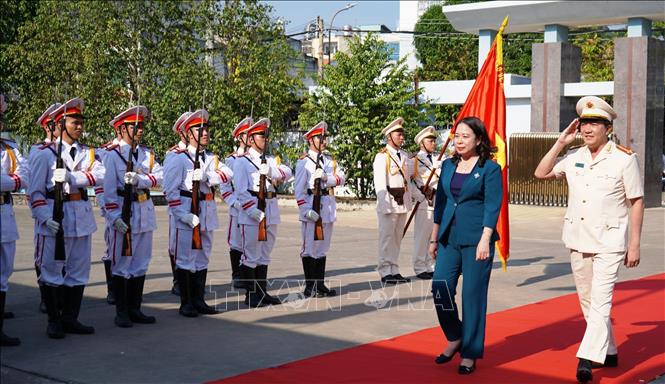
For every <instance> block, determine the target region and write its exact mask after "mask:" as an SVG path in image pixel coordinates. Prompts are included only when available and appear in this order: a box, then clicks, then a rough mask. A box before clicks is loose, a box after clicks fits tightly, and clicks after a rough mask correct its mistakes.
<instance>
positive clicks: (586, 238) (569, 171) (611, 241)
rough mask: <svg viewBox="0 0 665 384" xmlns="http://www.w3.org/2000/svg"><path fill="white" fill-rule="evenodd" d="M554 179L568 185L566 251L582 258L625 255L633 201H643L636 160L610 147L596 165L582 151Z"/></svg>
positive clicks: (559, 166) (567, 160)
mask: <svg viewBox="0 0 665 384" xmlns="http://www.w3.org/2000/svg"><path fill="white" fill-rule="evenodd" d="M554 174H555V175H556V177H557V178H561V177H564V176H565V177H566V180H567V181H568V191H569V192H568V196H569V197H568V209H567V211H566V215H565V220H564V225H563V237H562V238H563V241H564V243H565V244H566V247H567V248H570V249H573V250H576V251H578V252H582V253H607V252H625V251H626V246H627V236H628V221H629V209H630V208H629V205H630V202H629V199H634V198H638V197H641V196H644V187H643V183H642V178H641V176H640V169H639V165H638V163H637V156H636V155H635V154H628V153H626V152H624V151H623V150H621V149H619V148H618V147H617V145H616V144H615V143H614V142H611V141H610V142H608V143H607V145H605V147H604V148H603V149H602V150H601V151H600V153H599V154H598V155H597V156H596V158H595V159H593V160H592V159H591V152H590V151H589V149H588V148H587V147H586V146H584V147H581V148H579V149H577V150H574V151H571V152H570V153H568V154H566V155H565V156H564V157H563V158H562V159H561V160H560V161H559V162H558V163H557V164H556V165H555V166H554Z"/></svg>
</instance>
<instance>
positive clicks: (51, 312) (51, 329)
mask: <svg viewBox="0 0 665 384" xmlns="http://www.w3.org/2000/svg"><path fill="white" fill-rule="evenodd" d="M43 287H44V291H45V297H44V298H45V299H46V313H48V326H47V327H46V334H47V335H48V337H50V338H51V339H62V338H64V337H65V330H64V329H63V328H62V314H61V313H60V305H59V304H58V302H59V301H60V298H59V297H58V296H60V295H61V294H62V292H64V291H63V290H62V289H59V288H60V287H51V286H48V285H46V284H44V285H43Z"/></svg>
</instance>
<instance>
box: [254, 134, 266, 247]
mask: <svg viewBox="0 0 665 384" xmlns="http://www.w3.org/2000/svg"><path fill="white" fill-rule="evenodd" d="M267 143H268V140H266V145H265V146H266V147H267V146H268V145H267ZM266 162H267V161H266V148H263V153H262V154H261V164H266ZM256 207H257V208H258V209H259V210H260V211H261V212H263V213H265V212H266V175H261V176H259V196H258V202H257V203H256ZM267 240H268V234H267V228H266V218H265V216H264V217H263V220H261V221H259V241H267Z"/></svg>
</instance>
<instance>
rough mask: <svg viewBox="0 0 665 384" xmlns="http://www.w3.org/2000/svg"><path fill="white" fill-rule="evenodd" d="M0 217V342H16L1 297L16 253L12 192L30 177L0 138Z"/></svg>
mask: <svg viewBox="0 0 665 384" xmlns="http://www.w3.org/2000/svg"><path fill="white" fill-rule="evenodd" d="M6 109H7V105H6V104H5V97H4V95H2V94H0V128H2V129H0V130H4V124H5V118H4V116H5V110H6ZM0 154H1V156H0V164H1V165H2V167H1V168H2V171H1V172H0V181H1V182H0V220H1V221H2V231H0V336H1V339H0V345H2V346H3V347H4V346H16V345H19V344H21V341H20V340H19V339H18V338H16V337H9V336H7V335H5V332H4V331H3V323H4V319H5V300H6V298H7V289H8V281H9V276H11V274H12V271H13V270H14V255H15V254H16V240H18V238H19V235H18V228H17V227H16V217H15V216H14V201H13V199H12V192H17V191H18V190H19V189H21V188H26V187H27V183H28V178H29V177H30V173H29V169H28V164H27V161H26V160H25V159H24V158H23V156H21V152H19V150H18V147H17V145H16V143H15V142H13V141H11V140H7V139H2V138H0Z"/></svg>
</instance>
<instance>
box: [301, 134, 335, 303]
mask: <svg viewBox="0 0 665 384" xmlns="http://www.w3.org/2000/svg"><path fill="white" fill-rule="evenodd" d="M327 129H328V124H326V122H324V121H321V122H320V123H318V124H316V125H315V126H314V127H312V128H311V129H310V130H309V131H307V132H306V133H305V140H307V144H308V150H307V152H306V153H304V154H303V155H302V156H300V159H299V160H298V162H297V163H296V180H295V185H294V189H295V197H296V200H297V202H298V209H299V215H298V218H299V219H300V232H301V236H302V239H303V245H302V250H301V252H300V258H301V259H302V266H303V271H304V273H305V292H304V294H305V296H307V297H309V296H313V295H317V296H335V295H336V294H337V292H335V290H334V289H328V287H326V286H325V284H324V277H325V273H326V254H327V253H328V250H329V249H330V240H331V238H332V232H333V223H334V222H335V220H336V218H337V203H336V202H335V191H334V188H335V187H338V186H342V185H344V181H345V175H344V172H342V171H341V170H340V169H339V167H338V166H337V162H336V161H335V160H334V159H333V158H332V156H330V155H329V154H327V153H324V152H323V151H324V150H325V149H326V145H327V143H326V138H325V137H326V131H327ZM317 182H318V183H320V193H321V204H320V207H319V213H317V212H316V211H315V208H316V207H314V206H313V200H314V193H315V192H314V191H315V185H316V183H317ZM319 218H320V219H321V222H322V227H323V239H321V240H316V239H315V236H314V232H315V226H316V222H317V221H318V220H319Z"/></svg>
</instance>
